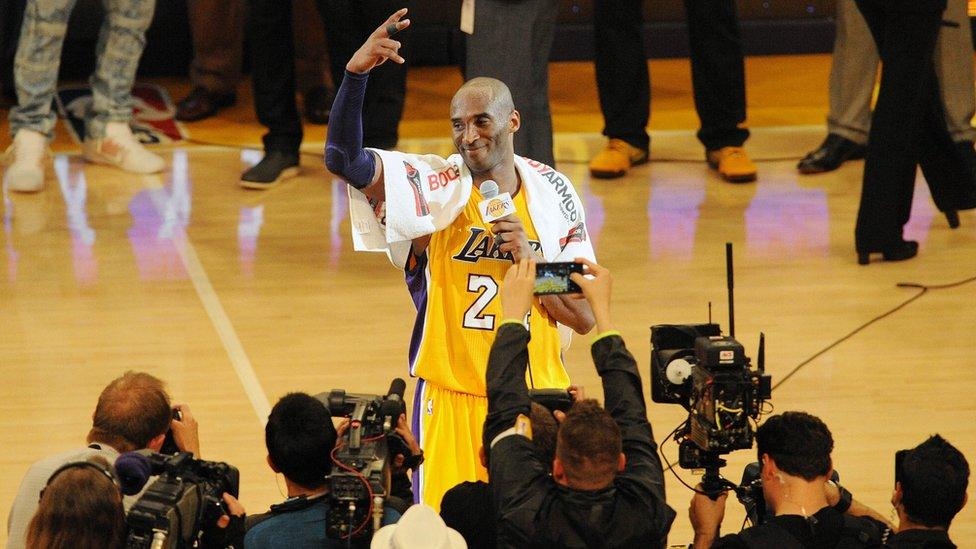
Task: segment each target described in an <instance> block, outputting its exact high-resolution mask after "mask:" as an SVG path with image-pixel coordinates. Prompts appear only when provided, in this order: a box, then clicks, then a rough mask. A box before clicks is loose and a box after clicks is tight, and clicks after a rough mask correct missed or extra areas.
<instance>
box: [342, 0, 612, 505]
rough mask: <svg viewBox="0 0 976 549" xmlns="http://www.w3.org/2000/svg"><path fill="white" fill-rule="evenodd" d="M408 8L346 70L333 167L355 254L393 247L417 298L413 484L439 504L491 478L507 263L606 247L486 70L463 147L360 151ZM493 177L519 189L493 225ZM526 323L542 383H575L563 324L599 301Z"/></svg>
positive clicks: (582, 324) (572, 324) (470, 91)
mask: <svg viewBox="0 0 976 549" xmlns="http://www.w3.org/2000/svg"><path fill="white" fill-rule="evenodd" d="M406 11H407V10H405V9H402V10H400V11H398V12H396V13H395V14H393V15H392V16H391V17H390V18H389V19H388V20H387V21H386V23H385V24H384V25H383V26H381V27H379V28H378V29H376V31H375V32H373V34H372V35H371V36H370V37H369V38H368V39H367V41H366V42H365V43H364V44H363V46H362V47H361V48H360V49H359V50H358V51H357V52H356V53H355V55H353V57H352V58H351V59H350V61H349V63H348V64H347V65H346V73H345V76H344V78H343V80H342V85H341V86H340V89H339V92H338V95H337V97H336V101H335V103H334V104H333V107H332V119H331V123H330V126H329V135H328V142H327V145H326V164H327V165H328V167H329V169H330V170H331V171H332V172H333V173H336V174H339V175H341V176H342V177H343V178H345V180H346V182H347V183H348V184H349V185H350V187H351V189H350V199H351V206H350V211H351V217H352V221H353V227H354V230H353V233H354V240H355V241H356V245H357V246H356V247H357V249H370V250H384V251H387V253H388V254H389V255H390V258H391V259H392V260H393V262H394V263H395V264H396V265H398V266H400V267H402V268H403V269H404V272H405V275H406V281H407V286H408V287H409V289H410V293H411V296H412V298H413V301H414V304H415V306H416V307H417V318H416V323H415V325H414V331H413V338H412V341H411V344H410V370H411V374H413V375H415V376H418V377H420V378H421V379H420V381H419V383H418V384H417V394H416V397H415V399H414V413H413V415H412V417H413V420H414V430H415V432H416V433H417V435H418V437H419V438H420V440H421V445H422V447H423V449H424V455H425V460H426V461H425V463H424V466H423V467H422V469H421V472H420V475H419V479H417V481H416V482H414V490H415V497H418V498H421V499H422V500H423V501H424V502H425V503H427V504H429V505H431V506H433V507H435V508H439V507H440V500H441V497H442V496H443V494H444V492H445V491H447V489H449V488H451V487H453V486H454V485H456V484H458V483H460V482H462V481H466V480H486V479H487V472H486V471H485V469H484V468H483V467H482V466H481V464H480V461H479V459H478V457H477V452H478V448H479V447H480V445H481V429H482V423H483V422H484V418H485V416H486V414H487V411H488V409H487V408H488V403H487V399H486V398H485V369H486V366H487V362H488V352H489V350H490V348H491V344H492V342H493V341H494V338H495V331H496V329H497V328H498V323H499V322H501V320H502V310H501V303H500V298H499V297H498V293H499V285H500V284H501V282H502V279H503V278H504V276H505V272H506V271H507V270H508V267H509V266H511V264H512V262H513V261H518V260H520V259H522V258H523V257H534V258H535V259H536V260H537V261H540V262H545V261H572V260H573V258H575V257H586V258H589V259H592V258H593V257H594V254H593V248H592V245H591V244H590V242H589V239H588V236H587V233H586V225H585V222H584V216H583V208H582V204H581V202H580V200H579V197H578V196H577V194H576V191H575V190H574V189H573V186H572V184H571V183H570V182H569V180H568V179H567V178H566V177H565V176H563V175H562V174H560V173H558V172H556V171H555V170H553V169H552V168H550V167H549V166H546V165H544V164H541V163H539V162H535V161H533V160H529V159H526V158H522V157H518V156H515V153H514V140H513V136H514V134H515V132H516V131H518V129H519V127H520V124H521V120H520V116H519V113H518V111H517V110H515V107H514V105H513V104H512V97H511V94H510V92H509V90H508V88H507V87H506V86H505V84H503V83H502V82H500V81H498V80H494V79H490V78H476V79H473V80H471V81H469V82H467V83H466V84H464V85H463V86H462V87H461V89H459V90H458V92H457V93H456V94H455V96H454V99H453V100H452V102H451V126H452V129H453V136H454V143H455V146H456V147H457V150H458V154H455V155H452V156H451V157H449V158H440V157H438V156H435V155H413V154H405V153H400V152H393V151H382V150H376V149H369V150H365V149H363V148H362V133H361V131H362V126H361V119H362V118H361V109H362V101H363V94H364V90H365V88H366V81H367V78H368V76H369V71H370V70H371V69H372V68H373V67H375V66H377V65H379V64H381V63H384V62H386V61H387V60H392V61H393V62H395V63H402V62H403V58H402V57H400V55H399V53H398V50H399V46H400V44H399V42H397V41H396V40H394V39H392V38H390V36H391V35H392V34H395V33H396V32H399V31H400V30H402V29H404V28H406V27H407V26H408V25H409V24H410V21H409V19H404V20H401V19H402V18H403V16H404V15H406ZM499 53H500V54H501V52H499ZM487 180H493V181H495V182H497V186H498V188H499V190H500V191H501V192H502V193H509V194H510V195H511V197H512V202H513V204H514V206H515V213H514V214H510V215H507V216H505V217H502V218H501V219H499V220H496V221H494V222H486V221H485V220H484V218H483V215H482V213H483V212H482V210H481V209H480V208H479V203H481V202H482V200H483V196H482V194H481V192H480V190H479V189H480V186H481V184H482V183H483V182H485V181H487ZM355 189H359V190H355ZM360 191H361V192H360ZM367 200H368V203H367ZM528 321H529V326H530V333H531V343H530V344H529V349H528V352H529V362H530V370H529V375H530V376H531V378H530V379H529V380H528V381H529V383H530V386H533V385H534V386H535V387H537V388H565V387H568V386H569V377H568V376H567V374H566V370H565V368H564V367H563V363H562V359H561V338H560V331H559V329H558V328H559V325H560V324H561V325H564V326H568V327H569V328H572V330H575V331H576V332H577V333H580V334H584V333H586V332H588V331H589V330H590V329H591V327H592V326H593V316H592V313H591V311H590V309H589V306H588V305H587V304H586V302H585V300H581V299H576V298H573V297H569V296H565V295H558V296H545V297H540V298H539V299H536V300H535V303H534V304H533V306H532V310H531V312H530V314H529V317H528ZM565 332H566V333H567V337H568V332H569V330H565Z"/></svg>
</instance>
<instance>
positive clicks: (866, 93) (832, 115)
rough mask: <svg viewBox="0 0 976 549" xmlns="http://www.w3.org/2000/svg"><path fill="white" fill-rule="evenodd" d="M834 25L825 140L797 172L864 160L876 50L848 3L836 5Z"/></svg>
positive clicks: (825, 169)
mask: <svg viewBox="0 0 976 549" xmlns="http://www.w3.org/2000/svg"><path fill="white" fill-rule="evenodd" d="M836 21H837V25H836V28H837V33H836V35H835V37H834V55H833V59H832V60H831V64H830V85H829V92H830V112H829V113H827V138H826V139H824V142H823V143H821V144H820V146H819V147H817V148H816V149H814V150H813V151H811V152H809V153H807V155H806V156H804V157H803V159H802V160H800V162H799V164H797V166H796V167H797V169H798V170H800V173H806V174H812V173H823V172H829V171H833V170H836V169H837V168H839V167H840V165H841V164H843V163H844V162H846V161H848V160H854V159H858V158H864V153H865V151H866V150H867V149H866V148H865V145H866V144H867V142H868V131H869V129H870V126H871V96H872V95H873V93H874V82H875V80H877V76H878V63H879V61H880V59H879V58H878V48H877V47H876V46H875V45H874V38H872V37H871V31H870V30H869V29H868V25H867V23H865V22H864V16H863V15H861V12H860V11H859V10H858V9H857V4H855V3H854V0H837V19H836Z"/></svg>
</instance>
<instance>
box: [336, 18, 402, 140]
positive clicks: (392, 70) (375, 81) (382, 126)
mask: <svg viewBox="0 0 976 549" xmlns="http://www.w3.org/2000/svg"><path fill="white" fill-rule="evenodd" d="M318 1H319V4H320V6H321V9H322V16H323V17H324V18H325V40H326V42H327V43H328V44H329V63H330V68H331V69H332V81H333V82H335V85H336V86H338V85H339V84H340V83H341V82H342V76H343V75H344V74H345V70H346V63H348V62H349V59H350V58H351V57H352V54H354V53H356V50H358V49H359V46H362V45H363V42H365V41H366V37H368V36H369V35H370V34H372V33H373V31H374V30H376V27H379V26H380V24H381V23H383V22H384V21H386V18H387V17H389V16H391V15H393V12H395V11H397V10H398V9H400V8H411V7H412V6H413V2H412V1H410V0H401V1H393V0H318ZM409 17H410V14H409V13H408V14H407V18H409ZM413 32H414V30H413V29H407V30H405V31H403V32H401V33H399V34H397V35H396V36H395V37H394V38H395V40H397V41H398V42H400V43H401V44H402V46H401V48H400V56H401V57H403V58H404V59H406V60H407V62H406V63H404V64H402V65H399V64H397V63H394V62H392V61H387V62H386V63H383V64H382V65H380V66H379V67H376V68H375V69H373V70H372V71H370V73H369V83H368V84H367V85H366V97H365V98H364V100H363V144H364V145H365V146H367V147H375V148H378V149H393V148H395V147H396V144H397V141H398V140H399V136H400V134H399V126H400V118H401V117H402V116H403V101H404V98H405V97H406V93H407V65H409V64H410V44H411V36H412V35H413Z"/></svg>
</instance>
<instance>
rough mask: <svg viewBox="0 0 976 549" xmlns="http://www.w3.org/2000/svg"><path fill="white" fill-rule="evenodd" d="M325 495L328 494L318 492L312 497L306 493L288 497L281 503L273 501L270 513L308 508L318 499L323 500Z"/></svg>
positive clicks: (275, 513)
mask: <svg viewBox="0 0 976 549" xmlns="http://www.w3.org/2000/svg"><path fill="white" fill-rule="evenodd" d="M326 495H328V494H318V495H315V496H312V497H309V496H306V495H301V496H295V497H290V498H288V499H286V500H285V501H283V502H281V503H275V504H274V505H272V506H271V514H273V515H280V514H282V513H292V512H295V511H301V510H303V509H308V508H309V507H311V506H313V505H315V504H316V503H319V502H320V501H325V496H326Z"/></svg>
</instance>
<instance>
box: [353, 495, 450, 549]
mask: <svg viewBox="0 0 976 549" xmlns="http://www.w3.org/2000/svg"><path fill="white" fill-rule="evenodd" d="M369 547H370V549H414V548H417V549H467V547H468V544H467V542H465V541H464V538H463V537H461V534H459V533H458V532H457V530H455V529H453V528H448V527H447V525H446V524H444V520H443V519H442V518H441V516H440V515H438V514H437V511H435V510H434V508H433V507H431V506H429V505H424V504H422V503H420V504H417V505H412V506H410V508H409V509H407V512H406V513H404V514H403V516H402V517H400V520H399V522H397V523H396V524H390V525H388V526H384V527H382V528H380V529H379V530H377V531H376V533H375V534H373V541H372V543H370V545H369Z"/></svg>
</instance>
